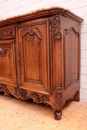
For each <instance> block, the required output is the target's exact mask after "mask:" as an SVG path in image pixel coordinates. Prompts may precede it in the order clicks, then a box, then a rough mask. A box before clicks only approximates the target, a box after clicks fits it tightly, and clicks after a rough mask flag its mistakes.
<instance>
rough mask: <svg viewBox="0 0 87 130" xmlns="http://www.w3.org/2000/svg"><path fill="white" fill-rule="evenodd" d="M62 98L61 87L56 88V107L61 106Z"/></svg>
mask: <svg viewBox="0 0 87 130" xmlns="http://www.w3.org/2000/svg"><path fill="white" fill-rule="evenodd" d="M61 98H62V90H61V87H60V86H58V87H56V90H55V94H54V100H55V106H56V107H58V106H59V100H60V99H61Z"/></svg>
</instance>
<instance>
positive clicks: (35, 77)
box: [19, 19, 50, 93]
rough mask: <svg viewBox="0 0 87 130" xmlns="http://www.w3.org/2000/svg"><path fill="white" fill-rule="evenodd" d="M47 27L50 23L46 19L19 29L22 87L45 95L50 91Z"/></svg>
mask: <svg viewBox="0 0 87 130" xmlns="http://www.w3.org/2000/svg"><path fill="white" fill-rule="evenodd" d="M23 26H24V25H23ZM47 27H48V21H47V20H46V19H45V20H43V21H42V20H39V21H38V20H35V21H33V22H31V23H30V24H29V23H28V25H26V24H25V26H24V27H20V28H19V57H20V68H21V69H20V70H21V81H22V86H21V87H22V88H25V89H27V90H33V91H38V92H43V93H49V91H50V87H49V86H50V85H49V82H50V81H49V44H48V42H49V38H48V36H49V35H48V28H47Z"/></svg>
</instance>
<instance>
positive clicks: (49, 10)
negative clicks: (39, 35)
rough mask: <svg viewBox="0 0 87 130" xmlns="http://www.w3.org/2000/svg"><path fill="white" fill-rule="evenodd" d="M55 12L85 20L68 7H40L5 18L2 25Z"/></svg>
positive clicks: (0, 23)
mask: <svg viewBox="0 0 87 130" xmlns="http://www.w3.org/2000/svg"><path fill="white" fill-rule="evenodd" d="M55 14H60V15H62V16H64V17H67V18H70V19H72V20H74V21H76V22H78V23H81V22H83V19H82V18H81V17H79V16H77V15H75V14H74V13H72V12H71V11H69V10H68V9H64V8H60V7H51V8H47V9H39V10H36V11H32V12H30V13H27V14H23V15H18V16H14V17H11V18H7V19H5V20H1V21H0V26H4V25H8V24H11V23H18V22H21V21H25V20H32V19H36V18H40V17H48V16H51V15H55Z"/></svg>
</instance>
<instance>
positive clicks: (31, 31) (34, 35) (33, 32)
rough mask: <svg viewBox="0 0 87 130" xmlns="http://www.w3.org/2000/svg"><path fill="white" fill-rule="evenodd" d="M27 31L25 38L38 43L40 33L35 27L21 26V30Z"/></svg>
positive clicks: (40, 37) (40, 36)
mask: <svg viewBox="0 0 87 130" xmlns="http://www.w3.org/2000/svg"><path fill="white" fill-rule="evenodd" d="M25 31H28V34H27V35H26V36H25V38H27V40H34V41H35V42H36V43H40V41H41V39H42V35H41V33H40V31H39V29H38V28H37V27H28V28H23V29H22V30H21V32H25Z"/></svg>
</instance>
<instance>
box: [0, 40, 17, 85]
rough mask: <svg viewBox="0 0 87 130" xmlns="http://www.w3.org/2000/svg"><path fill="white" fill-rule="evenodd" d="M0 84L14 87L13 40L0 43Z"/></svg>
mask: <svg viewBox="0 0 87 130" xmlns="http://www.w3.org/2000/svg"><path fill="white" fill-rule="evenodd" d="M0 83H4V84H8V85H12V86H16V62H15V42H14V40H2V41H0Z"/></svg>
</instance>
